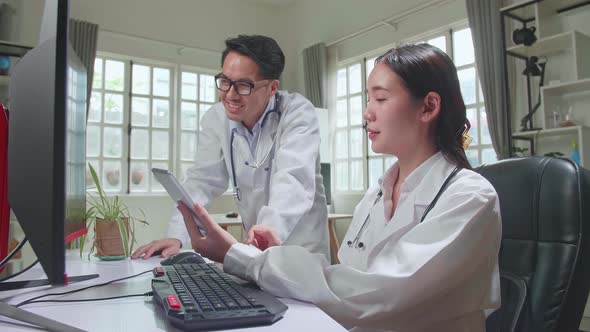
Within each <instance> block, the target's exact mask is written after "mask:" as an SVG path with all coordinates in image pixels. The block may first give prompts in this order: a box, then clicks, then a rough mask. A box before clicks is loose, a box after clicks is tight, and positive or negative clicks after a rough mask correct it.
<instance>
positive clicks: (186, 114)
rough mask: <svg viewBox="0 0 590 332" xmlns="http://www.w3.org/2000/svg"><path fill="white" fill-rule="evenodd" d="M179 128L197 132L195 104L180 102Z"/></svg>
mask: <svg viewBox="0 0 590 332" xmlns="http://www.w3.org/2000/svg"><path fill="white" fill-rule="evenodd" d="M180 127H181V128H182V129H191V130H197V104H195V103H187V102H182V103H181V105H180Z"/></svg>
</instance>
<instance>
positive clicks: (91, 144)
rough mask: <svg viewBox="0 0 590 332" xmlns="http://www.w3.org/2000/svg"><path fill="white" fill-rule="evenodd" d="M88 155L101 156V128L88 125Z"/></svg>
mask: <svg viewBox="0 0 590 332" xmlns="http://www.w3.org/2000/svg"><path fill="white" fill-rule="evenodd" d="M86 155H87V156H88V157H98V156H99V155H100V127H99V126H93V125H88V127H87V128H86Z"/></svg>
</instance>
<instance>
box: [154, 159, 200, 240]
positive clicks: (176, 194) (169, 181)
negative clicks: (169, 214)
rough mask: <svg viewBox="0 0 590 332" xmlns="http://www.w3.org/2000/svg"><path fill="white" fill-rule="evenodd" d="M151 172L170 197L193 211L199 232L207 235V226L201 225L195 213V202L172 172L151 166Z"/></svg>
mask: <svg viewBox="0 0 590 332" xmlns="http://www.w3.org/2000/svg"><path fill="white" fill-rule="evenodd" d="M152 173H153V174H154V177H155V178H156V180H158V182H160V184H162V186H163V187H164V189H166V191H167V192H168V194H169V195H170V197H172V199H173V200H174V201H175V202H178V201H182V202H183V203H184V204H186V206H188V207H189V209H190V210H191V212H192V213H193V216H194V219H195V221H196V223H197V226H198V227H199V230H200V231H201V234H203V235H207V228H206V227H205V226H203V224H202V223H201V220H199V218H198V217H197V213H196V212H195V203H194V202H193V200H192V199H191V197H190V196H189V195H188V193H187V192H186V190H184V188H183V187H182V186H181V185H180V183H179V182H178V180H177V179H176V177H175V176H174V174H172V173H171V172H170V171H169V170H167V169H160V168H152Z"/></svg>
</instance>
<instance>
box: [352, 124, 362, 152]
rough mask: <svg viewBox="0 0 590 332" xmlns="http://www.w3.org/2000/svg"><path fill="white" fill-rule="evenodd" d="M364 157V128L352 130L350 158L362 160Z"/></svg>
mask: <svg viewBox="0 0 590 332" xmlns="http://www.w3.org/2000/svg"><path fill="white" fill-rule="evenodd" d="M362 156H363V128H355V129H351V130H350V157H352V158H355V157H356V158H360V157H362Z"/></svg>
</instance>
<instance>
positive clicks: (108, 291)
mask: <svg viewBox="0 0 590 332" xmlns="http://www.w3.org/2000/svg"><path fill="white" fill-rule="evenodd" d="M85 258H86V257H84V260H81V259H80V258H79V256H78V254H77V253H76V252H74V251H70V252H68V259H67V271H68V274H69V275H70V276H75V275H82V274H92V273H99V274H100V277H99V278H97V279H93V280H87V281H84V282H79V283H74V284H70V285H69V286H67V287H65V288H64V287H49V286H45V287H38V288H28V289H22V290H16V291H6V292H0V300H1V301H3V302H8V303H9V304H16V303H18V302H21V301H24V300H26V299H29V298H31V297H34V296H37V295H41V294H44V293H50V292H51V293H53V292H61V291H67V290H73V289H77V288H82V287H84V286H88V285H92V284H96V283H102V282H106V281H109V280H112V279H117V278H121V277H125V276H129V275H133V274H137V273H140V272H143V271H145V270H151V269H152V268H153V267H154V266H157V265H158V263H159V261H160V258H150V259H148V260H142V259H138V260H123V261H115V262H102V261H98V260H96V259H95V258H92V259H91V261H90V262H88V261H87V260H86V259H85ZM40 278H45V273H44V272H43V270H42V269H41V267H40V266H36V267H35V268H33V269H31V270H29V271H27V272H26V273H24V274H23V276H19V277H18V278H15V281H17V280H26V279H40ZM150 280H151V274H145V275H142V276H139V277H135V278H133V279H128V280H125V281H121V282H118V283H114V284H111V285H108V286H104V287H99V288H94V289H89V290H87V291H82V292H80V293H74V294H71V295H68V296H64V297H58V298H61V299H81V298H95V297H108V296H117V295H124V294H140V293H145V292H148V291H151V286H150ZM281 301H283V302H284V303H285V304H286V305H287V306H289V309H288V310H287V312H286V313H285V315H284V316H283V318H282V319H281V320H279V321H278V322H276V323H275V324H273V325H271V326H264V327H254V328H249V329H239V330H232V331H287V332H288V331H293V332H295V331H297V332H300V331H346V329H344V328H343V327H342V326H340V325H339V324H338V323H336V321H334V320H333V319H332V318H330V317H329V316H328V315H326V314H325V313H324V312H323V311H321V310H320V309H318V308H317V307H316V306H314V305H313V304H310V303H304V302H300V301H296V300H291V299H281ZM22 308H23V309H25V310H29V311H31V312H34V313H37V314H40V315H43V316H45V317H48V318H51V319H55V320H58V321H60V322H63V323H66V324H69V325H73V326H75V327H78V328H81V329H84V330H87V331H100V332H103V331H104V332H107V331H108V332H115V331H125V332H132V331H142V332H144V331H145V332H148V331H180V330H178V329H176V328H175V327H173V326H172V325H171V324H170V323H168V321H167V320H166V319H165V316H164V314H163V311H162V310H160V308H159V307H158V304H156V303H155V302H153V301H152V298H151V297H132V298H125V299H118V300H110V301H97V302H72V303H36V304H31V305H26V306H23V307H22ZM0 331H3V332H9V331H10V332H12V331H38V330H37V329H31V328H28V327H26V326H23V325H21V323H14V321H11V320H9V319H7V318H4V317H0Z"/></svg>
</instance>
